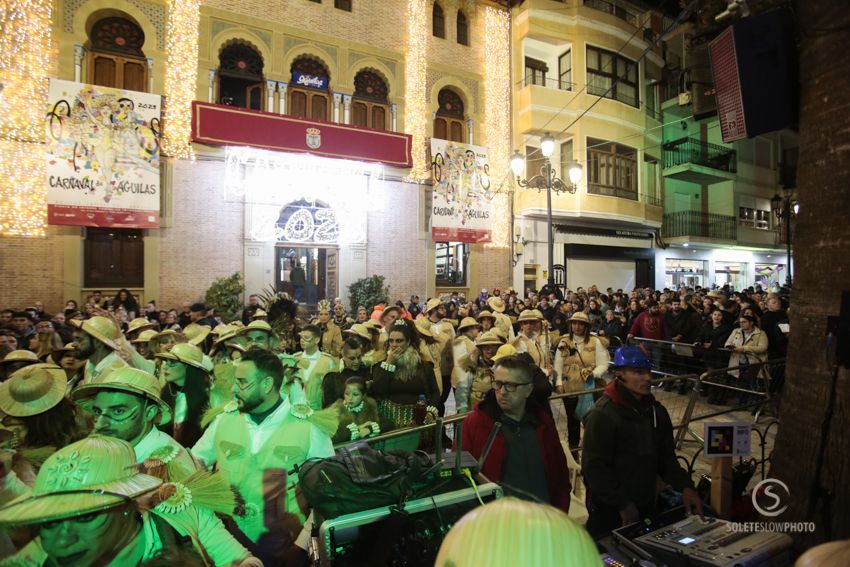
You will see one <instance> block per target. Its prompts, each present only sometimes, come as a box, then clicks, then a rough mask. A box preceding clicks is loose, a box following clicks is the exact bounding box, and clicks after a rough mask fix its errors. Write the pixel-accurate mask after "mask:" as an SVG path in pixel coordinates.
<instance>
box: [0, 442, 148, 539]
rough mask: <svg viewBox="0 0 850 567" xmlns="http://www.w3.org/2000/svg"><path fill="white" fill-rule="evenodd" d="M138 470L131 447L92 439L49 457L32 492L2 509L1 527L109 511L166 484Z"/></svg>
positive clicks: (120, 443) (125, 443)
mask: <svg viewBox="0 0 850 567" xmlns="http://www.w3.org/2000/svg"><path fill="white" fill-rule="evenodd" d="M137 471H138V468H137V465H136V453H135V452H133V447H131V446H130V444H129V443H127V442H126V441H121V440H120V439H115V438H114V437H105V436H103V435H90V436H89V437H86V438H84V439H82V440H80V441H77V442H76V443H71V444H70V445H68V446H67V447H63V448H62V449H59V450H58V451H56V452H55V453H54V454H53V455H51V456H50V457H48V459H47V460H46V461H45V462H44V465H42V467H41V470H40V471H39V473H38V476H37V477H36V479H35V485H34V486H33V488H32V492H31V493H28V494H25V495H23V496H21V497H19V498H16V499H15V500H13V501H12V502H10V503H9V504H8V505H7V506H5V507H4V508H2V509H0V525H3V526H8V525H25V524H38V523H43V522H51V521H55V520H61V519H64V518H71V517H74V516H84V515H87V514H91V513H93V512H100V511H102V510H108V509H109V508H114V507H116V506H120V505H121V504H124V503H126V502H128V501H130V500H134V499H136V498H139V497H140V496H143V495H145V494H147V493H149V492H152V491H153V490H156V489H157V488H158V487H159V486H160V485H161V484H162V480H160V479H158V478H156V477H153V476H150V475H146V474H142V473H139V472H137Z"/></svg>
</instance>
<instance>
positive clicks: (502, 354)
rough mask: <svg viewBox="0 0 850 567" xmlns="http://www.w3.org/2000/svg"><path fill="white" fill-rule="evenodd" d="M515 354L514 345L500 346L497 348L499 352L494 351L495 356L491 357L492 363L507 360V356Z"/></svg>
mask: <svg viewBox="0 0 850 567" xmlns="http://www.w3.org/2000/svg"><path fill="white" fill-rule="evenodd" d="M516 353H517V350H516V347H514V345H502V346H500V347H499V350H497V351H496V354H494V355H493V358H492V360H493V362H496V361H497V360H500V359H502V358H507V357H509V356H513V355H515V354H516Z"/></svg>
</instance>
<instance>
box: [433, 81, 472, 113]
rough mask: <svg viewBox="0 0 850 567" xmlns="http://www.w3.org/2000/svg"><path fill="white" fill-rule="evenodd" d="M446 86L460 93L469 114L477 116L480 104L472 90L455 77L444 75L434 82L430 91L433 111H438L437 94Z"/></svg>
mask: <svg viewBox="0 0 850 567" xmlns="http://www.w3.org/2000/svg"><path fill="white" fill-rule="evenodd" d="M444 88H449V89H452V90H453V91H455V92H456V93H457V94H459V95H460V98H461V100H463V106H464V109H465V111H466V115H467V116H472V117H475V116H477V115H478V105H477V104H476V103H477V102H478V101H476V100H475V97H474V96H473V95H472V91H470V90H469V88H468V87H467V86H466V85H465V84H463V82H461V81H460V80H458V79H457V78H455V77H442V78H440V79H438V80H437V81H436V82H434V85H433V86H432V87H431V90H430V91H429V93H428V95H429V96H428V108H429V110H430V111H431V112H437V95H439V93H440V91H441V90H443V89H444Z"/></svg>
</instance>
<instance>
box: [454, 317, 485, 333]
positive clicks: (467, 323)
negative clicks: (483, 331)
mask: <svg viewBox="0 0 850 567" xmlns="http://www.w3.org/2000/svg"><path fill="white" fill-rule="evenodd" d="M480 326H481V324H480V323H479V322H478V321H476V320H475V319H473V318H472V317H464V318H463V320H462V321H461V322H460V325H458V326H457V330H458V331H463V330H464V329H468V328H469V327H480Z"/></svg>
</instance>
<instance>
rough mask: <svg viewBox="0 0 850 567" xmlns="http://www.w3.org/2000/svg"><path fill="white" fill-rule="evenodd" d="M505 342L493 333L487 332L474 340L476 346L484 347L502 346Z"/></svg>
mask: <svg viewBox="0 0 850 567" xmlns="http://www.w3.org/2000/svg"><path fill="white" fill-rule="evenodd" d="M503 344H505V342H504V341H503V340H502V339H501V338H500V337H499V335H497V334H496V333H495V332H493V331H487V332H486V333H482V334H480V335H478V338H477V339H476V340H475V345H476V346H486V345H499V346H501V345H503Z"/></svg>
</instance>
